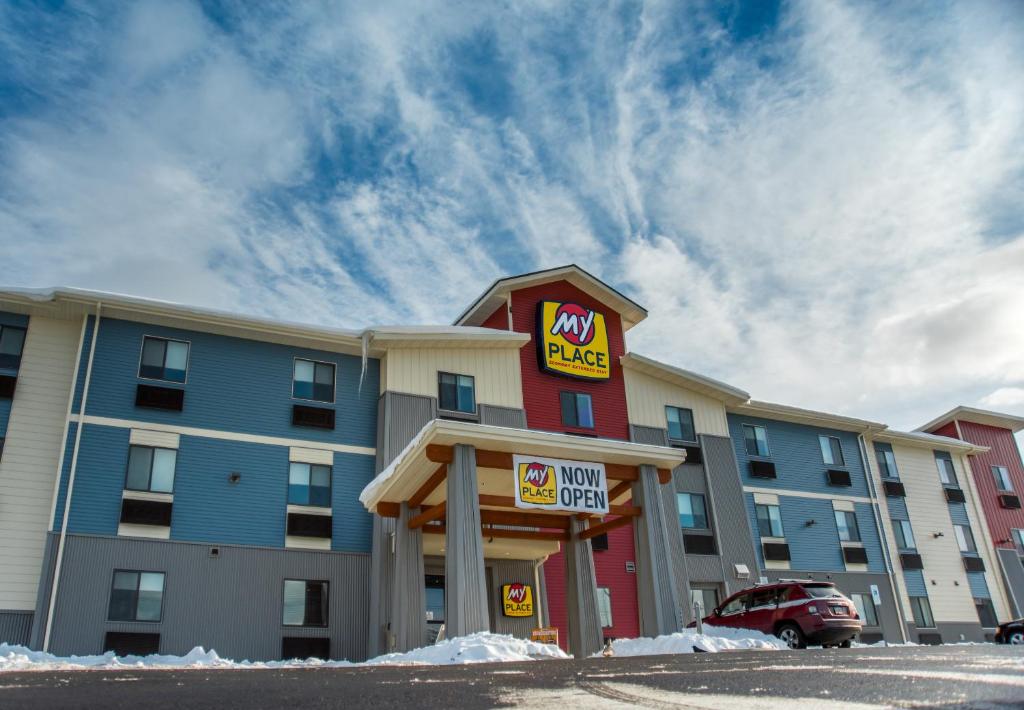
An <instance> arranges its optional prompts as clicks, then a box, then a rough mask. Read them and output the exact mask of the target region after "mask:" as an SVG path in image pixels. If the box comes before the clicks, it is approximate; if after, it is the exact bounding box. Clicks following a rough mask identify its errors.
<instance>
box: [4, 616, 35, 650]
mask: <svg viewBox="0 0 1024 710" xmlns="http://www.w3.org/2000/svg"><path fill="white" fill-rule="evenodd" d="M31 635H32V612H31V611H4V610H0V643H9V644H11V645H15V646H28V643H29V637H30V636H31Z"/></svg>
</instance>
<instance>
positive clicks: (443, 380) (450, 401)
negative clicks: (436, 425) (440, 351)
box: [437, 372, 476, 414]
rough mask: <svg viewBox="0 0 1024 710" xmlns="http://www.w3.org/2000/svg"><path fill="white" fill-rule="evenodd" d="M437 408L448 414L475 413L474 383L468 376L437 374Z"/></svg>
mask: <svg viewBox="0 0 1024 710" xmlns="http://www.w3.org/2000/svg"><path fill="white" fill-rule="evenodd" d="M437 406H438V407H439V408H440V409H443V410H445V411H448V412H461V413H463V414H473V413H475V412H476V383H475V380H474V379H473V377H471V376H470V375H456V374H453V373H451V372H439V373H437Z"/></svg>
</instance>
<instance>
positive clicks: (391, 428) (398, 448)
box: [377, 392, 437, 473]
mask: <svg viewBox="0 0 1024 710" xmlns="http://www.w3.org/2000/svg"><path fill="white" fill-rule="evenodd" d="M377 411H378V416H379V420H378V421H379V422H380V426H379V430H380V433H379V434H378V446H377V455H378V459H377V460H378V469H377V472H378V473H379V472H380V471H382V470H384V468H385V467H386V466H387V465H388V464H389V463H391V462H392V461H393V460H394V459H395V457H396V456H398V454H400V453H402V449H404V448H405V446H406V444H408V443H409V442H410V441H412V438H413V437H414V436H416V434H418V433H419V431H420V429H422V428H423V427H424V426H425V425H426V424H427V422H429V421H430V420H431V419H436V418H437V400H436V399H435V398H434V397H422V396H420V395H415V394H404V393H401V392H385V393H384V394H382V395H381V402H380V404H379V405H378V410H377Z"/></svg>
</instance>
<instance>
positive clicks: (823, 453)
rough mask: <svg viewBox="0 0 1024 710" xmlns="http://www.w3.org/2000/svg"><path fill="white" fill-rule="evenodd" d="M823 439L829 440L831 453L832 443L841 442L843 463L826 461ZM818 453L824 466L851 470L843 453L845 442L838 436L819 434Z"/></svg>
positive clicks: (840, 453) (766, 433) (840, 451)
mask: <svg viewBox="0 0 1024 710" xmlns="http://www.w3.org/2000/svg"><path fill="white" fill-rule="evenodd" d="M767 435H768V432H767V430H766V431H765V436H766V437H767ZM822 439H829V451H830V452H831V449H832V441H831V440H832V439H835V440H836V441H837V442H839V455H840V456H842V457H843V460H842V462H840V463H837V462H835V461H833V462H832V463H829V462H828V461H826V460H825V452H824V451H822V450H821V440H822ZM818 453H819V454H821V462H822V463H823V464H825V465H826V466H832V467H833V468H841V469H847V468H849V466H848V465H847V464H846V452H845V451H843V440H842V439H840V438H839V437H838V436H833V435H832V434H818ZM833 458H835V457H834V456H833Z"/></svg>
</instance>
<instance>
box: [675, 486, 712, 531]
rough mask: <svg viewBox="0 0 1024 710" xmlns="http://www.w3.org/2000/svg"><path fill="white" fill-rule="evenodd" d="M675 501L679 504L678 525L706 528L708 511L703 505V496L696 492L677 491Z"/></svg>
mask: <svg viewBox="0 0 1024 710" xmlns="http://www.w3.org/2000/svg"><path fill="white" fill-rule="evenodd" d="M676 501H677V502H678V505H679V525H680V527H683V528H699V529H701V530H706V529H707V527H708V511H707V508H706V507H705V506H704V496H702V495H699V494H697V493H677V494H676Z"/></svg>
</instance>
